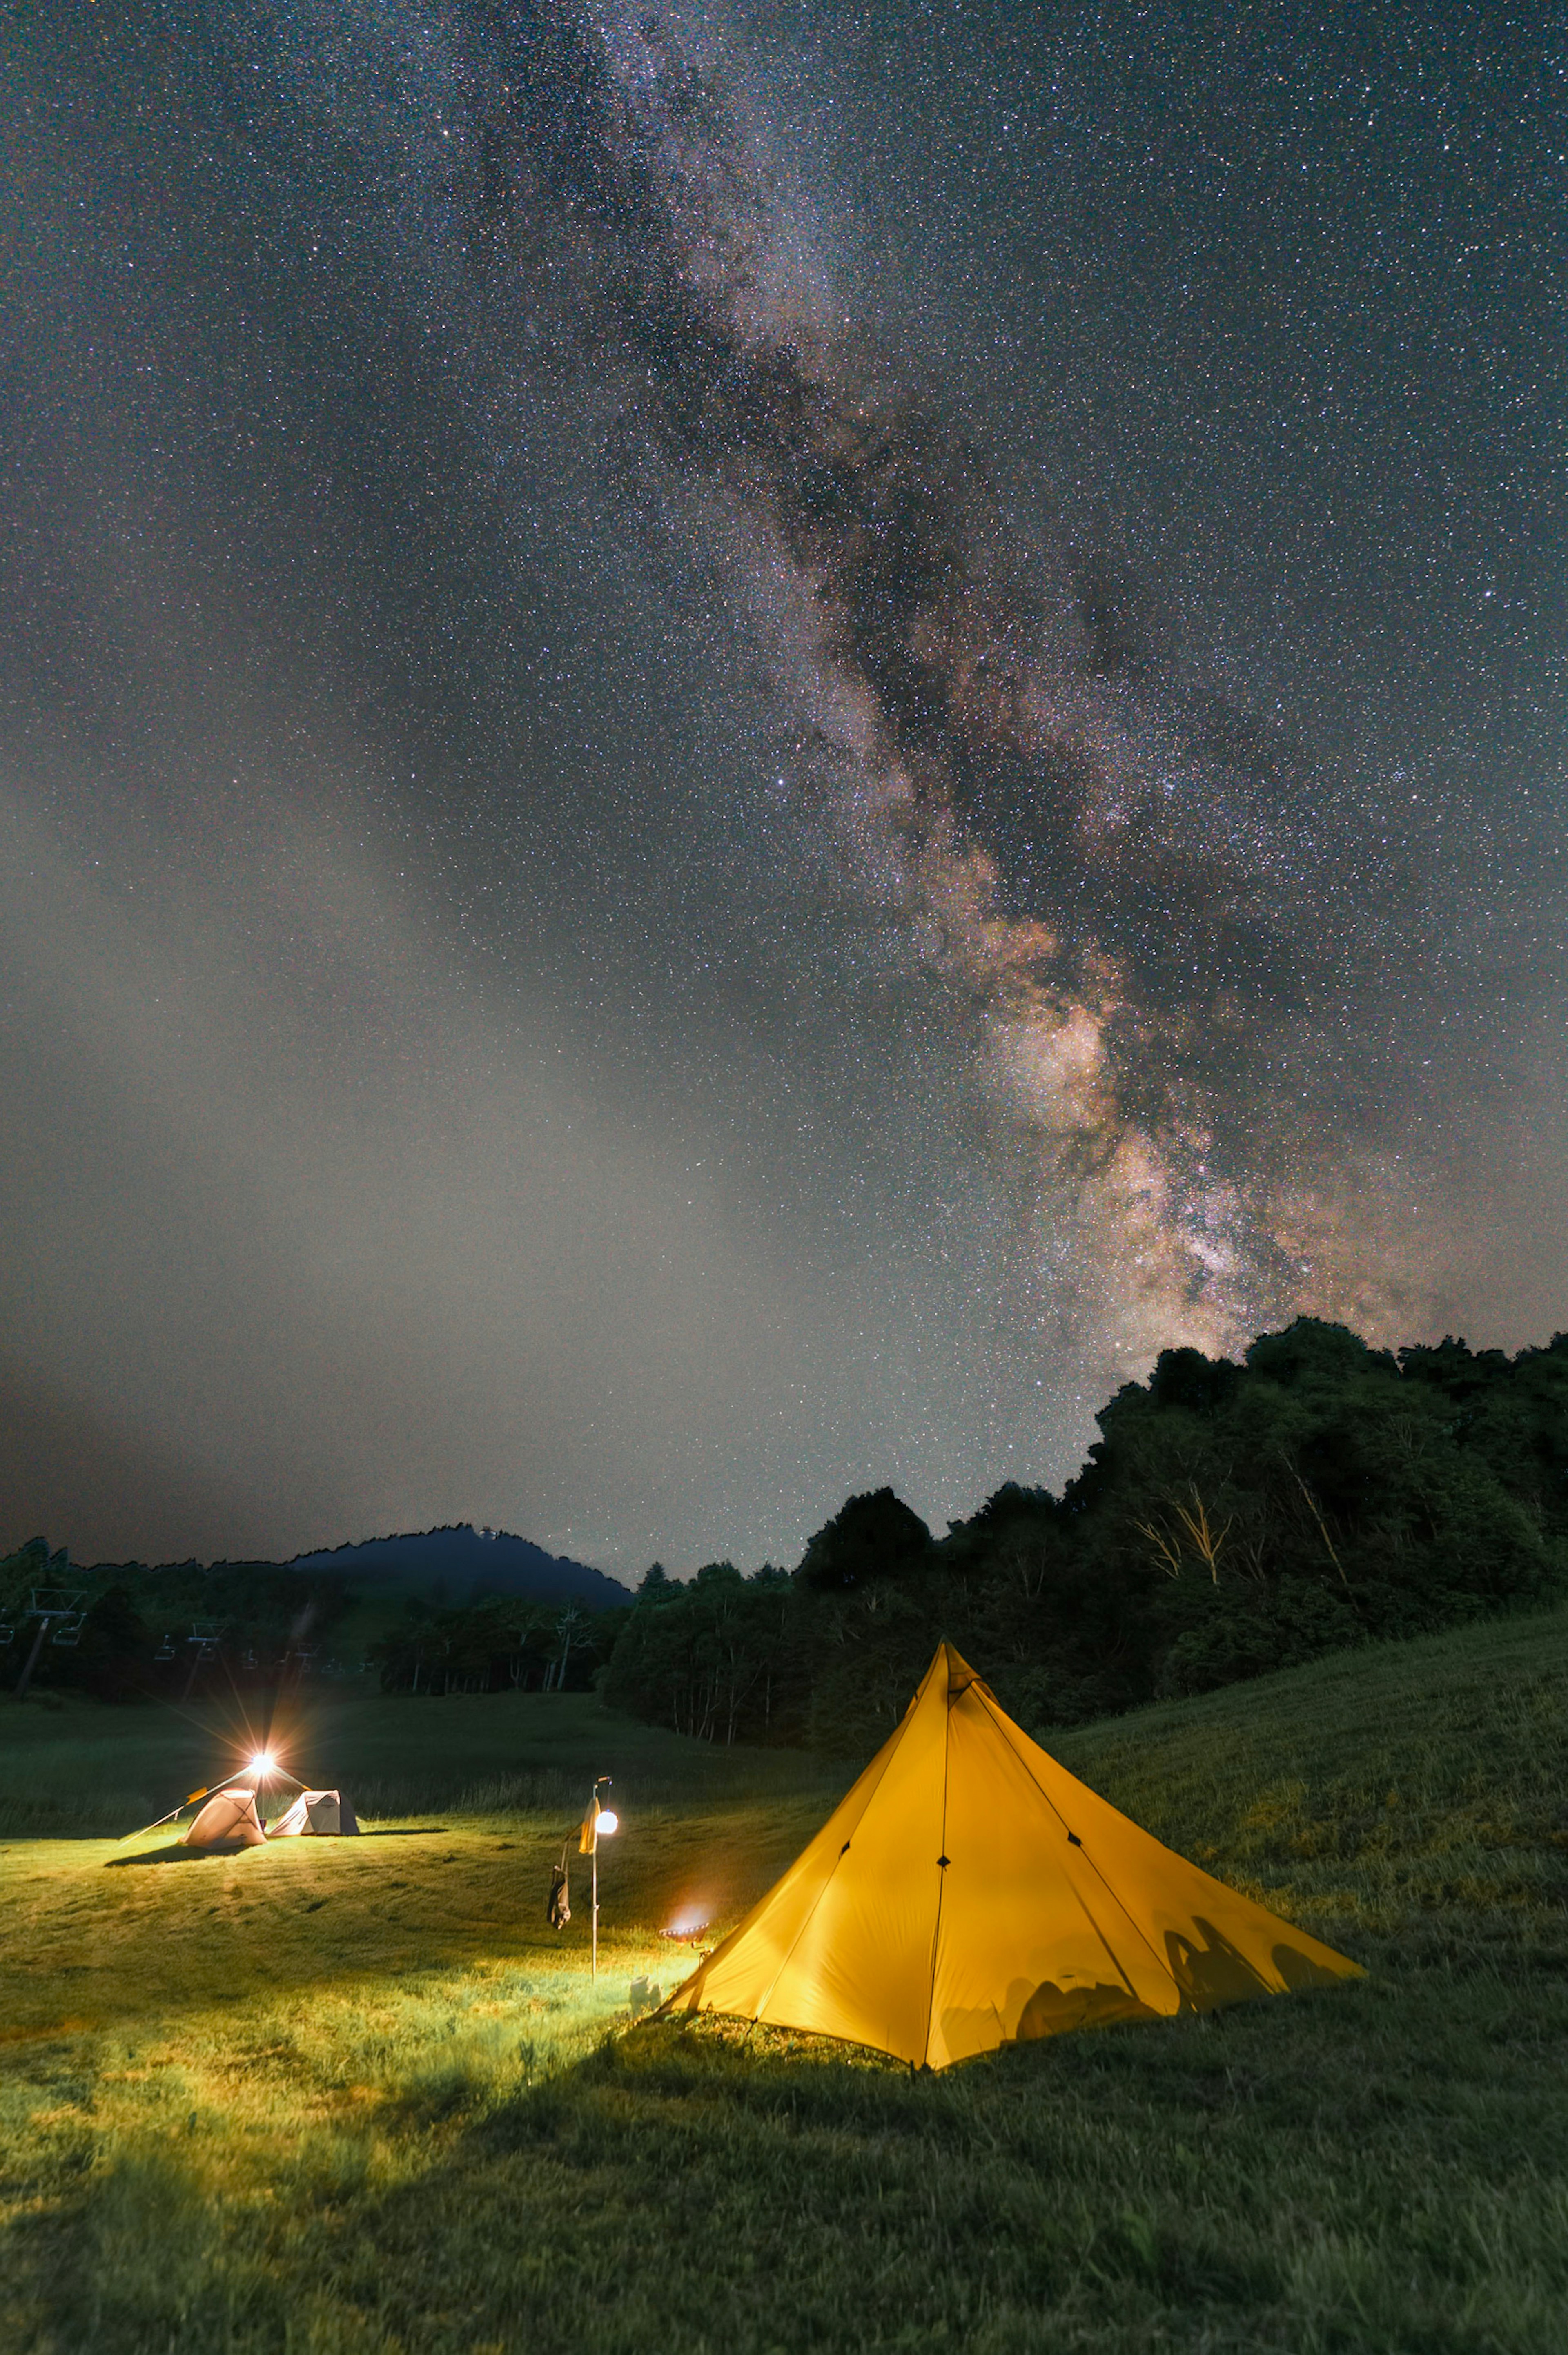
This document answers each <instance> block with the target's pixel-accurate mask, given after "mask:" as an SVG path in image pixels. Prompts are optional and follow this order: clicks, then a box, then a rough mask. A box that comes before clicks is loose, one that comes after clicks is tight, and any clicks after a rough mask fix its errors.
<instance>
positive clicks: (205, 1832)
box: [180, 1783, 267, 1848]
mask: <svg viewBox="0 0 1568 2355" xmlns="http://www.w3.org/2000/svg"><path fill="white" fill-rule="evenodd" d="M180 1838H181V1840H182V1841H183V1843H184V1845H185V1846H186V1847H187V1848H232V1847H235V1846H237V1845H239V1846H243V1847H245V1848H264V1847H265V1846H266V1840H267V1835H266V1833H265V1832H264V1831H263V1830H262V1829H261V1821H260V1818H259V1817H258V1816H257V1814H256V1794H255V1792H254V1791H253V1790H252V1789H251V1785H249V1784H248V1783H232V1784H229V1785H227V1786H226V1788H224V1789H223V1790H221V1791H215V1792H214V1793H213V1795H212V1796H211V1798H210V1799H208V1803H207V1805H206V1806H205V1807H203V1809H202V1811H201V1813H200V1814H199V1815H198V1816H197V1817H195V1819H194V1820H193V1821H192V1822H190V1823H188V1824H187V1826H186V1828H185V1829H184V1831H183V1832H182V1833H181V1834H180Z"/></svg>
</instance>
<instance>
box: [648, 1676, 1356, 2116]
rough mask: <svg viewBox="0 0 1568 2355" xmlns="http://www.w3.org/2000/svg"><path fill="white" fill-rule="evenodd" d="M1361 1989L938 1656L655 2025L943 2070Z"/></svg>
mask: <svg viewBox="0 0 1568 2355" xmlns="http://www.w3.org/2000/svg"><path fill="white" fill-rule="evenodd" d="M1360 1977H1361V1971H1360V1965H1359V1964H1356V1963H1352V1962H1350V1961H1349V1960H1348V1959H1347V1958H1346V1956H1345V1955H1337V1954H1336V1953H1335V1952H1334V1950H1333V1948H1332V1947H1330V1946H1325V1945H1320V1944H1319V1942H1318V1941H1317V1939H1316V1938H1309V1937H1308V1936H1307V1933H1306V1932H1305V1931H1304V1930H1298V1929H1296V1927H1295V1925H1294V1924H1293V1923H1289V1922H1285V1921H1282V1920H1281V1919H1280V1918H1279V1917H1278V1915H1277V1914H1274V1913H1267V1912H1265V1910H1264V1907H1263V1906H1261V1905H1257V1904H1254V1903H1253V1902H1252V1900H1251V1899H1250V1898H1246V1897H1242V1896H1239V1895H1238V1894H1237V1892H1236V1891H1234V1890H1233V1889H1227V1888H1226V1887H1225V1885H1224V1883H1223V1882H1222V1881H1215V1880H1213V1879H1211V1876H1210V1875H1209V1874H1208V1873H1206V1872H1201V1871H1200V1870H1199V1869H1198V1867H1197V1866H1196V1865H1192V1864H1189V1863H1187V1862H1186V1861H1185V1860H1184V1859H1182V1858H1181V1857H1179V1856H1177V1855H1174V1854H1173V1853H1172V1851H1171V1850H1170V1849H1168V1848H1162V1847H1161V1846H1160V1843H1159V1842H1158V1840H1157V1839H1155V1838H1151V1836H1150V1835H1149V1834H1148V1833H1147V1832H1146V1831H1142V1830H1140V1829H1139V1828H1138V1826H1137V1825H1136V1824H1134V1823H1130V1822H1129V1821H1128V1819H1127V1817H1125V1816H1122V1815H1118V1814H1117V1812H1116V1810H1115V1807H1112V1806H1107V1804H1106V1802H1105V1801H1104V1799H1101V1798H1097V1797H1096V1796H1095V1795H1094V1793H1093V1791H1091V1790H1089V1789H1088V1788H1087V1786H1086V1785H1084V1784H1083V1783H1080V1782H1078V1781H1077V1780H1076V1779H1075V1778H1074V1777H1073V1776H1072V1775H1071V1774H1068V1772H1067V1770H1066V1769H1065V1767H1062V1766H1059V1765H1058V1764H1057V1763H1056V1761H1055V1759H1054V1758H1051V1757H1050V1756H1048V1755H1047V1753H1046V1752H1045V1751H1043V1750H1041V1749H1040V1746H1039V1745H1038V1743H1036V1742H1031V1741H1030V1740H1029V1736H1028V1735H1027V1734H1026V1733H1025V1732H1023V1730H1022V1729H1021V1727H1019V1726H1017V1725H1015V1724H1014V1723H1013V1721H1012V1720H1011V1719H1010V1718H1009V1717H1008V1716H1007V1715H1006V1714H1005V1713H1004V1712H1003V1710H1001V1709H1000V1708H999V1707H998V1706H997V1700H996V1696H995V1695H994V1694H993V1693H992V1691H991V1690H990V1688H989V1687H988V1686H987V1685H985V1684H982V1682H981V1681H980V1679H979V1678H978V1677H977V1676H976V1673H975V1671H974V1669H973V1668H970V1667H969V1666H968V1664H967V1662H965V1660H963V1659H961V1658H960V1657H959V1655H958V1654H957V1652H955V1650H954V1648H953V1646H952V1645H951V1644H943V1645H941V1646H938V1649H937V1653H936V1657H935V1658H934V1660H933V1662H932V1664H931V1667H930V1668H929V1669H928V1670H927V1671H926V1674H925V1677H924V1678H923V1681H922V1683H921V1686H920V1689H919V1690H918V1691H917V1692H916V1694H915V1697H914V1699H913V1700H912V1702H911V1703H910V1705H909V1708H908V1709H907V1710H906V1711H905V1712H904V1717H903V1721H902V1723H901V1725H900V1726H899V1728H898V1731H897V1732H895V1733H894V1734H893V1735H892V1737H891V1740H890V1741H888V1742H885V1743H884V1744H883V1746H882V1748H881V1749H880V1751H879V1752H878V1753H877V1755H876V1756H875V1758H873V1759H872V1761H871V1763H870V1764H869V1766H868V1767H867V1769H866V1771H865V1773H864V1774H862V1775H861V1776H860V1778H859V1782H857V1783H856V1785H854V1788H853V1789H852V1790H851V1791H850V1792H849V1795H848V1797H847V1798H845V1799H844V1800H842V1801H841V1802H840V1804H839V1806H837V1808H836V1809H835V1810H834V1813H833V1814H832V1815H831V1816H830V1817H828V1819H827V1823H826V1824H825V1825H824V1826H823V1828H822V1829H821V1830H820V1831H819V1832H818V1833H817V1835H816V1838H815V1839H814V1840H812V1841H811V1843H810V1845H809V1846H808V1847H807V1848H805V1849H804V1850H803V1851H802V1853H801V1854H800V1855H799V1856H798V1857H797V1858H796V1859H795V1863H794V1864H792V1865H791V1866H790V1868H789V1870H788V1871H787V1872H786V1873H785V1874H784V1877H783V1879H782V1880H780V1881H776V1882H775V1883H774V1885H773V1888H772V1889H771V1890H770V1891H768V1893H767V1895H766V1896H765V1897H764V1898H763V1900H762V1902H760V1904H757V1905H754V1906H753V1907H752V1911H751V1913H748V1914H747V1916H746V1918H745V1920H744V1921H743V1922H742V1923H741V1925H740V1927H739V1929H737V1930H735V1931H733V1932H732V1933H731V1935H730V1936H729V1937H728V1938H726V1939H725V1940H724V1941H723V1943H722V1944H721V1945H718V1946H716V1947H715V1948H714V1950H713V1952H712V1954H711V1955H709V1956H708V1958H707V1960H706V1961H705V1962H703V1963H701V1964H700V1965H699V1966H698V1968H697V1969H696V1970H695V1971H694V1972H693V1973H692V1975H691V1977H689V1978H688V1980H686V1981H685V1983H684V1984H683V1985H682V1986H680V1987H677V1989H676V1991H675V1993H674V1994H673V1995H672V1996H671V1997H670V1998H669V2000H668V2002H667V2004H666V2005H665V2006H664V2007H663V2009H664V2010H665V2012H666V2013H669V2012H688V2013H689V2012H699V2011H715V2012H724V2013H729V2014H731V2015H734V2016H736V2017H738V2018H740V2019H752V2020H763V2021H766V2022H769V2023H771V2024H773V2025H774V2026H777V2027H781V2028H794V2029H802V2030H809V2031H812V2032H814V2033H816V2034H817V2035H821V2036H835V2037H841V2038H843V2039H845V2040H846V2041H848V2042H850V2043H855V2044H867V2045H871V2046H874V2047H875V2048H876V2049H877V2050H878V2051H882V2052H891V2053H892V2054H894V2055H895V2056H896V2057H897V2058H898V2059H900V2060H901V2061H908V2062H910V2063H911V2064H912V2065H914V2064H917V2063H918V2064H921V2065H923V2066H925V2067H928V2068H932V2069H941V2068H945V2067H946V2066H947V2064H948V2063H949V2062H954V2061H962V2060H965V2059H967V2058H968V2057H969V2056H970V2055H971V2054H973V2053H976V2052H987V2051H993V2050H994V2049H995V2048H996V2047H997V2045H1000V2044H1005V2043H1010V2042H1014V2041H1017V2042H1020V2043H1021V2042H1024V2041H1029V2040H1030V2039H1032V2038H1035V2037H1040V2036H1054V2035H1058V2034H1060V2033H1061V2030H1064V2029H1069V2028H1087V2027H1097V2026H1099V2025H1101V2024H1102V2023H1104V2022H1107V2021H1111V2020H1117V2019H1168V2018H1170V2017H1171V2016H1172V2015H1174V2014H1175V2013H1178V2012H1193V2011H1208V2010H1210V2009H1211V2008H1212V2007H1213V2006H1214V2005H1216V2004H1221V2003H1229V2002H1232V2001H1234V2000H1235V1999H1237V1998H1240V1997H1243V1996H1253V1995H1283V1994H1285V1993H1286V1992H1287V1991H1289V1990H1291V1989H1294V1988H1297V1987H1323V1986H1328V1984H1330V1983H1331V1982H1332V1981H1334V1980H1336V1979H1345V1978H1360Z"/></svg>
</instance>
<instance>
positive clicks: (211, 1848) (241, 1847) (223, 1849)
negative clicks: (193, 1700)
mask: <svg viewBox="0 0 1568 2355" xmlns="http://www.w3.org/2000/svg"><path fill="white" fill-rule="evenodd" d="M450 1829H451V1826H450V1825H448V1824H400V1825H399V1826H398V1827H397V1828H396V1829H394V1830H389V1831H379V1832H361V1833H360V1835H359V1837H360V1838H361V1839H419V1838H421V1837H423V1838H429V1837H430V1836H431V1835H432V1833H436V1832H442V1833H445V1832H448V1831H450ZM253 1853H254V1850H253V1849H252V1848H251V1845H250V1844H249V1843H248V1842H246V1841H245V1840H211V1841H209V1842H208V1844H207V1845H206V1846H205V1847H204V1848H187V1846H186V1843H185V1842H184V1840H173V1841H171V1842H170V1844H169V1845H168V1846H167V1847H166V1848H151V1849H147V1851H146V1853H145V1854H144V1855H143V1856H110V1857H105V1858H104V1859H103V1870H104V1871H105V1872H123V1870H124V1869H125V1867H126V1866H127V1865H128V1864H194V1863H196V1862H197V1861H198V1860H199V1859H201V1858H202V1857H204V1856H227V1857H236V1856H249V1855H251V1854H253Z"/></svg>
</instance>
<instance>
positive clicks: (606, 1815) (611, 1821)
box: [577, 1774, 621, 1979]
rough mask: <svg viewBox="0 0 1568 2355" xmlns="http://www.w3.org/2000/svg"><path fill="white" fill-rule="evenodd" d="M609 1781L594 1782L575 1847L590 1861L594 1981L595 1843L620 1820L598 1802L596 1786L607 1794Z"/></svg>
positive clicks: (596, 1926)
mask: <svg viewBox="0 0 1568 2355" xmlns="http://www.w3.org/2000/svg"><path fill="white" fill-rule="evenodd" d="M611 1779H612V1778H611V1777H610V1776H609V1775H608V1774H601V1775H600V1776H599V1778H598V1781H597V1782H595V1784H594V1785H593V1795H592V1798H590V1800H589V1802H588V1813H587V1814H586V1815H585V1816H584V1817H583V1818H582V1836H581V1839H580V1840H579V1841H578V1843H577V1852H578V1854H579V1856H585V1857H587V1858H589V1859H591V1870H592V1884H593V1894H592V1911H591V1913H590V1916H589V1920H590V1923H591V1927H590V1931H589V1952H590V1954H591V1955H592V1975H593V1977H594V1978H595V1979H597V1977H599V1843H600V1841H601V1839H607V1838H609V1837H610V1835H611V1834H612V1833H613V1832H618V1831H619V1830H620V1828H621V1818H620V1817H619V1816H618V1815H616V1813H615V1811H614V1809H613V1807H606V1806H603V1805H602V1804H601V1802H600V1797H599V1791H600V1786H601V1785H603V1788H604V1789H605V1790H608V1789H609V1788H610V1784H611Z"/></svg>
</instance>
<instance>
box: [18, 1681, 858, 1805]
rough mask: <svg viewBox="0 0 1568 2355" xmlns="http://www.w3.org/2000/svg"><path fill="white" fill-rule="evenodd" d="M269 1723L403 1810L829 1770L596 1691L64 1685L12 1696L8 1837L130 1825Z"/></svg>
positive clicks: (288, 1751)
mask: <svg viewBox="0 0 1568 2355" xmlns="http://www.w3.org/2000/svg"><path fill="white" fill-rule="evenodd" d="M263 1733H264V1734H265V1736H266V1738H267V1739H268V1741H269V1742H271V1743H272V1747H273V1748H274V1749H275V1750H276V1751H277V1752H278V1753H279V1755H280V1756H281V1757H282V1759H283V1763H284V1764H286V1765H287V1766H288V1767H289V1768H290V1769H291V1771H293V1773H295V1774H299V1775H300V1776H302V1777H303V1778H304V1780H305V1781H307V1782H315V1783H317V1784H325V1785H330V1786H341V1787H342V1788H343V1789H344V1790H345V1791H347V1793H348V1794H349V1796H350V1797H351V1798H352V1799H353V1800H354V1802H355V1804H356V1806H357V1807H358V1809H359V1810H360V1812H361V1813H363V1814H370V1815H383V1816H388V1817H391V1816H395V1815H400V1814H402V1813H404V1812H406V1811H407V1810H408V1809H411V1808H416V1809H417V1808H428V1807H439V1808H443V1809H452V1808H455V1809H457V1810H459V1811H460V1812H462V1813H466V1814H468V1815H477V1814H485V1813H493V1812H494V1811H495V1810H496V1809H497V1808H504V1809H515V1808H534V1809H548V1810H549V1811H550V1812H551V1813H552V1814H555V1813H560V1812H561V1811H563V1810H564V1811H565V1813H566V1814H567V1815H571V1814H572V1813H574V1812H575V1813H576V1814H577V1815H578V1816H581V1813H582V1810H583V1807H584V1806H585V1804H586V1802H587V1797H588V1792H589V1789H590V1787H591V1786H592V1781H593V1778H594V1776H595V1775H596V1774H613V1776H614V1778H615V1792H616V1796H617V1797H618V1798H624V1799H625V1800H626V1801H627V1802H628V1803H629V1804H631V1805H634V1806H635V1805H639V1804H645V1803H646V1802H648V1801H659V1800H663V1799H667V1798H677V1799H680V1800H683V1801H684V1800H688V1799H690V1798H694V1797H700V1796H707V1795H712V1796H725V1797H729V1798H745V1797H763V1796H773V1794H780V1795H783V1794H785V1793H788V1792H792V1791H801V1790H806V1789H816V1788H820V1787H821V1786H822V1783H823V1772H824V1770H823V1768H822V1766H821V1764H819V1763H817V1762H815V1761H813V1760H812V1759H810V1758H807V1757H805V1756H804V1755H802V1754H801V1753H799V1752H795V1751H776V1750H772V1751H770V1750H747V1749H736V1750H722V1749H715V1748H713V1747H712V1746H711V1745H710V1744H709V1743H706V1742H687V1741H683V1740H681V1739H680V1738H679V1737H678V1736H677V1735H675V1734H673V1733H666V1732H663V1731H661V1730H660V1729H659V1728H658V1727H656V1726H644V1725H636V1724H634V1723H632V1722H630V1721H627V1720H625V1719H619V1718H616V1719H612V1718H609V1717H606V1715H605V1713H604V1711H603V1710H602V1709H601V1708H600V1707H599V1705H598V1702H597V1701H596V1700H595V1699H594V1698H593V1696H592V1694H588V1693H549V1694H545V1693H491V1694H475V1695H472V1696H466V1697H459V1696H456V1695H453V1696H451V1697H450V1698H443V1699H431V1700H426V1699H421V1700H411V1699H407V1698H404V1699H399V1700H389V1699H388V1698H386V1697H385V1696H384V1695H382V1694H380V1693H374V1694H371V1693H361V1692H358V1691H355V1690H352V1689H344V1688H342V1687H335V1686H331V1685H328V1686H325V1687H319V1686H318V1687H311V1688H307V1689H306V1691H305V1692H304V1694H303V1695H292V1696H290V1697H288V1698H287V1699H286V1700H285V1701H284V1702H283V1704H282V1705H281V1706H280V1708H279V1710H278V1712H277V1715H276V1717H275V1719H273V1720H272V1721H270V1722H269V1721H266V1720H265V1719H263V1717H262V1716H261V1714H259V1712H258V1709H257V1705H256V1704H254V1703H251V1704H250V1705H249V1706H248V1707H245V1706H241V1704H240V1701H238V1700H231V1701H229V1703H228V1704H227V1705H224V1704H222V1703H217V1702H213V1701H210V1700H197V1701H196V1702H194V1703H193V1704H192V1705H191V1706H190V1708H188V1709H186V1710H176V1709H173V1708H168V1707H162V1706H131V1707H127V1708H123V1709H103V1708H100V1707H99V1706H97V1705H96V1704H95V1703H93V1702H91V1701H89V1700H83V1699H80V1698H79V1697H76V1696H70V1697H67V1696H65V1695H63V1694H62V1695H58V1696H57V1695H53V1694H50V1695H42V1696H38V1697H37V1698H35V1699H30V1700H28V1701H27V1703H26V1704H25V1706H24V1707H22V1708H21V1709H13V1708H11V1707H9V1706H8V1705H7V1704H6V1702H5V1700H4V1699H3V1698H0V1839H5V1838H17V1837H31V1838H48V1837H50V1836H57V1837H62V1838H69V1837H71V1836H73V1835H76V1834H86V1835H89V1836H109V1837H112V1838H118V1837H119V1836H120V1835H121V1834H122V1833H123V1832H127V1831H130V1830H133V1829H134V1828H135V1827H136V1826H137V1825H139V1824H145V1823H151V1822H152V1820H153V1819H154V1817H157V1816H160V1815H162V1814H163V1813H164V1811H165V1808H167V1807H169V1806H172V1805H174V1804H175V1802H176V1801H177V1800H179V1799H181V1798H183V1797H184V1796H185V1794H186V1793H187V1791H194V1790H196V1789H197V1788H199V1787H200V1786H201V1785H203V1784H206V1783H210V1782H213V1781H215V1780H217V1779H219V1777H220V1776H221V1775H222V1774H229V1773H232V1772H233V1771H235V1769H236V1768H237V1767H238V1766H239V1765H240V1764H242V1763H243V1761H244V1760H245V1759H246V1758H248V1757H249V1756H250V1755H251V1752H252V1751H253V1750H254V1749H255V1748H256V1746H257V1744H258V1742H260V1741H261V1738H262V1735H263ZM828 1774H829V1780H831V1774H832V1770H831V1769H829V1770H828ZM845 1779H847V1778H846V1777H845V1776H843V1775H840V1777H839V1780H840V1782H841V1783H842V1782H843V1781H844V1780H845Z"/></svg>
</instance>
